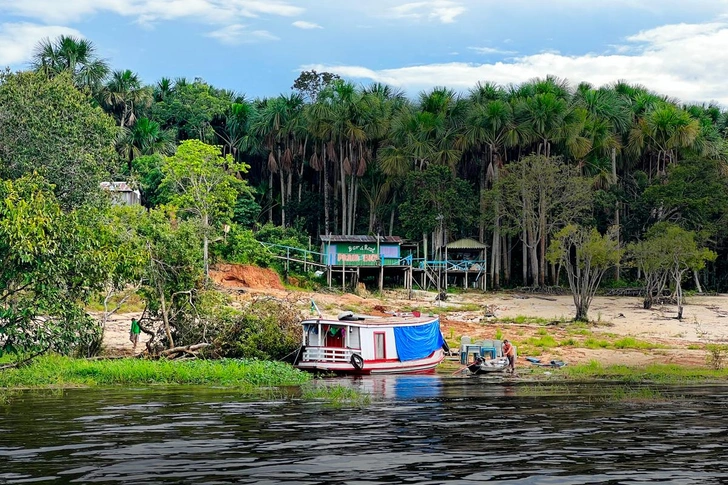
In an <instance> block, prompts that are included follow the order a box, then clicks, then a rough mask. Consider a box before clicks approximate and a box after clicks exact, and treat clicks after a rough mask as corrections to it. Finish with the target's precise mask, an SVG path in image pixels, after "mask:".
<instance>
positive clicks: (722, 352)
mask: <svg viewBox="0 0 728 485" xmlns="http://www.w3.org/2000/svg"><path fill="white" fill-rule="evenodd" d="M705 350H707V351H708V353H707V355H706V356H705V362H706V364H708V366H710V368H711V369H715V370H721V369H723V367H724V366H725V361H726V358H728V345H725V344H723V345H721V344H708V345H706V346H705Z"/></svg>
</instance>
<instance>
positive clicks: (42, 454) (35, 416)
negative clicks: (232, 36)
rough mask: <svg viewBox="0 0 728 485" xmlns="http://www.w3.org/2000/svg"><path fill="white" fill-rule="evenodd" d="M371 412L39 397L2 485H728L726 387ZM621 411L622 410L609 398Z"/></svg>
mask: <svg viewBox="0 0 728 485" xmlns="http://www.w3.org/2000/svg"><path fill="white" fill-rule="evenodd" d="M337 382H341V383H346V384H347V385H352V386H355V387H357V388H360V389H362V390H364V391H365V392H368V393H370V394H371V396H372V399H371V402H370V403H366V404H364V405H362V406H361V407H350V406H346V405H344V406H339V407H336V406H332V405H331V404H324V403H321V402H311V401H303V400H301V399H298V398H296V397H292V398H285V399H283V398H282V399H280V400H269V401H263V402H261V401H258V402H251V401H249V400H246V399H245V398H243V397H241V396H240V395H237V394H236V393H235V392H234V391H233V390H225V389H209V388H179V387H176V388H154V389H123V390H122V389H118V388H114V389H110V390H99V389H94V390H68V391H64V392H52V393H51V392H26V393H22V394H18V395H14V396H11V398H10V400H9V401H8V402H7V403H5V404H0V483H129V484H132V483H134V484H139V483H162V482H165V483H195V484H207V483H210V484H215V483H256V484H277V483H298V484H316V483H341V484H378V483H402V484H424V483H433V484H435V483H447V484H455V483H458V484H469V483H488V482H498V483H510V484H541V483H543V484H586V483H628V484H642V483H675V484H683V483H684V484H713V483H716V484H717V483H728V386H726V387H690V388H676V387H661V388H652V389H651V390H650V392H652V393H653V397H654V395H655V394H656V395H657V396H659V399H651V400H648V401H644V400H634V399H615V398H614V396H615V395H618V394H619V392H621V391H620V390H619V389H616V388H614V389H613V388H612V387H611V386H607V385H603V384H602V385H598V384H589V385H583V386H576V385H571V386H569V387H566V386H564V385H561V386H556V387H553V388H550V387H543V386H538V387H535V386H521V385H519V386H517V387H516V386H511V385H505V384H502V383H494V382H492V381H489V380H487V379H479V378H447V377H436V376H427V377H424V376H422V377H420V376H399V377H394V376H388V377H376V378H364V379H358V380H341V381H337ZM610 396H612V397H610Z"/></svg>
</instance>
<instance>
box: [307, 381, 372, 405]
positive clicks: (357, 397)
mask: <svg viewBox="0 0 728 485" xmlns="http://www.w3.org/2000/svg"><path fill="white" fill-rule="evenodd" d="M301 397H303V399H305V400H307V401H319V400H323V401H326V402H327V403H329V404H331V405H334V406H341V405H344V404H349V405H358V406H363V405H367V404H369V403H371V396H370V395H369V394H367V393H362V392H360V391H357V390H356V389H352V388H351V387H347V386H344V385H341V384H321V383H318V382H317V381H315V380H314V381H310V382H307V383H306V384H304V385H303V386H302V393H301Z"/></svg>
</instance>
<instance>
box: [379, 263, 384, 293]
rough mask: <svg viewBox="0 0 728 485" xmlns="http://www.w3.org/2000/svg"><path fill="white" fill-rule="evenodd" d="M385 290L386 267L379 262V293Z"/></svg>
mask: <svg viewBox="0 0 728 485" xmlns="http://www.w3.org/2000/svg"><path fill="white" fill-rule="evenodd" d="M383 290H384V265H383V264H382V262H381V261H379V293H382V291H383Z"/></svg>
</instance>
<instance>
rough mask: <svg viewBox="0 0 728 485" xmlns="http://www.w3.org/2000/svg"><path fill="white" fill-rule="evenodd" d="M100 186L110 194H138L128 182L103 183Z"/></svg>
mask: <svg viewBox="0 0 728 485" xmlns="http://www.w3.org/2000/svg"><path fill="white" fill-rule="evenodd" d="M99 185H100V186H101V188H102V189H104V190H108V191H110V192H137V190H136V189H133V188H132V187H131V186H130V185H129V184H128V183H127V182H101V184H99Z"/></svg>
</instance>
